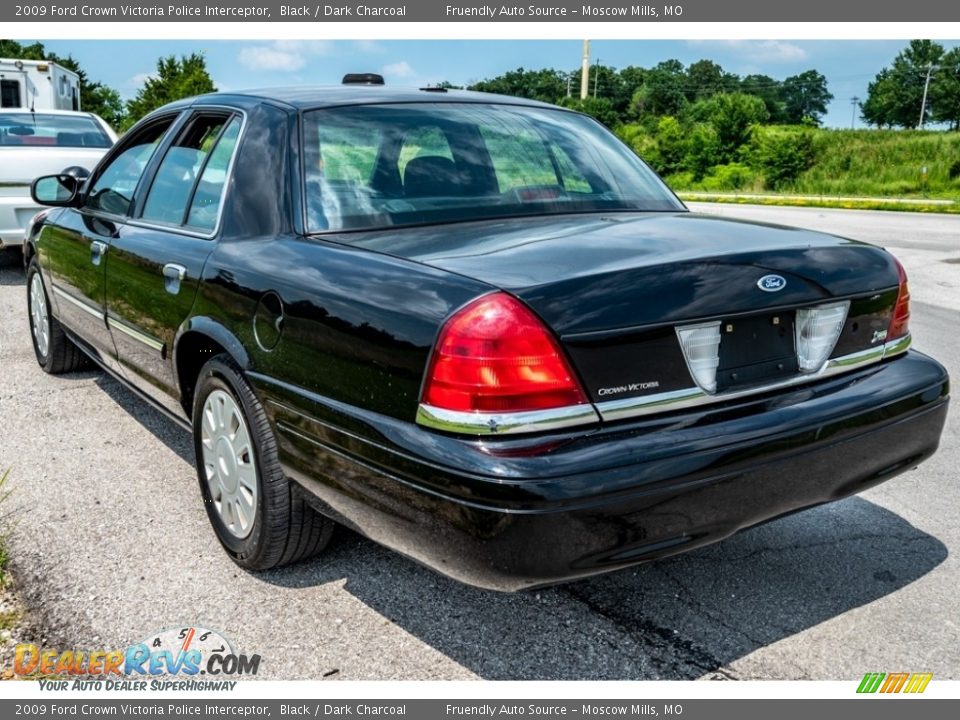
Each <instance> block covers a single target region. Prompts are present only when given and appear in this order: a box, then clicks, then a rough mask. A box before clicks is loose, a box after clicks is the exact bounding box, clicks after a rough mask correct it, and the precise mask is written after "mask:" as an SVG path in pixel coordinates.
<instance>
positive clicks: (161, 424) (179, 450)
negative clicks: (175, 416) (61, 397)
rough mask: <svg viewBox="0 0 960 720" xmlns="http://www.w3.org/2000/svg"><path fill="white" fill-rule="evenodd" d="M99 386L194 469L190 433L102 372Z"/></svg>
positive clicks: (99, 371) (99, 375) (98, 380)
mask: <svg viewBox="0 0 960 720" xmlns="http://www.w3.org/2000/svg"><path fill="white" fill-rule="evenodd" d="M95 372H98V377H97V380H96V383H97V386H98V387H99V388H100V389H101V390H102V391H103V392H104V393H105V394H106V395H108V396H109V397H110V398H111V399H112V400H113V401H114V402H115V403H117V405H119V406H120V407H121V408H123V410H124V411H125V412H126V413H127V414H128V415H129V416H130V417H132V418H133V419H134V420H136V421H137V422H138V423H140V424H141V425H142V426H143V427H144V428H146V429H147V430H149V431H150V432H151V433H152V434H153V436H154V437H156V438H157V440H159V441H160V442H162V443H163V444H164V445H166V446H167V447H168V448H169V449H170V450H172V451H173V452H174V453H175V454H176V455H177V456H178V457H179V458H180V459H181V460H183V461H184V462H185V463H188V464H190V465H193V439H192V438H191V436H190V433H189V432H187V431H186V430H184V429H183V428H182V427H180V426H179V425H177V424H176V423H175V422H174V421H173V420H171V419H170V418H169V417H167V416H166V415H164V414H163V413H162V412H160V411H159V410H157V409H156V408H154V407H153V406H152V405H150V404H149V403H147V402H146V401H144V400H143V399H142V398H141V397H140V396H139V395H137V393H135V392H134V391H133V390H131V389H129V388H128V387H126V386H124V385H123V384H122V383H121V382H120V381H119V380H116V379H114V378H113V377H111V376H110V375H109V374H107V373H106V372H104V371H102V370H98V371H95Z"/></svg>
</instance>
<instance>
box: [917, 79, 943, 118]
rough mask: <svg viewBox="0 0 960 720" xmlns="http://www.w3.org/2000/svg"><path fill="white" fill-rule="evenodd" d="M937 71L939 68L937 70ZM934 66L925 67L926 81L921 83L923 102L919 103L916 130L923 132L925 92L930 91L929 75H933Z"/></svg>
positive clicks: (925, 105)
mask: <svg viewBox="0 0 960 720" xmlns="http://www.w3.org/2000/svg"><path fill="white" fill-rule="evenodd" d="M937 69H939V68H937ZM933 71H934V66H933V63H930V64H929V65H927V80H926V82H924V83H923V102H921V103H920V122H919V123H918V124H917V130H923V121H924V120H926V117H925V116H926V114H927V90H929V89H930V75H932V74H933Z"/></svg>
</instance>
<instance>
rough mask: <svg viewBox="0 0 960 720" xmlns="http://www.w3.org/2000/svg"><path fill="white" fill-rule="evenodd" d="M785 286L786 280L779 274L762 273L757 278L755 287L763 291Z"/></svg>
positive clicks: (779, 288)
mask: <svg viewBox="0 0 960 720" xmlns="http://www.w3.org/2000/svg"><path fill="white" fill-rule="evenodd" d="M786 286H787V281H786V280H785V279H784V278H783V277H781V276H780V275H764V276H763V277H762V278H760V279H759V280H757V287H758V288H760V289H761V290H763V291H764V292H777V291H778V290H783V289H784V288H785V287H786Z"/></svg>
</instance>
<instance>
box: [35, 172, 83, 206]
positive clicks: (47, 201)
mask: <svg viewBox="0 0 960 720" xmlns="http://www.w3.org/2000/svg"><path fill="white" fill-rule="evenodd" d="M81 185H83V180H82V179H78V178H77V177H76V176H74V175H66V174H60V175H44V176H43V177H38V178H37V179H36V180H34V181H33V184H32V185H31V186H30V197H32V198H33V201H34V202H35V203H38V204H39V205H50V206H51V207H76V206H77V205H79V200H80V186H81Z"/></svg>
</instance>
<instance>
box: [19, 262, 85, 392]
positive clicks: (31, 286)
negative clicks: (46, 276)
mask: <svg viewBox="0 0 960 720" xmlns="http://www.w3.org/2000/svg"><path fill="white" fill-rule="evenodd" d="M27 312H28V315H29V317H30V336H31V339H32V340H33V352H34V353H35V354H36V356H37V362H38V363H40V367H42V368H43V369H44V371H46V372H48V373H50V374H51V375H58V374H60V373H65V372H71V371H72V370H78V369H79V368H81V367H83V366H84V365H85V364H86V356H85V355H84V354H83V351H82V350H80V348H78V347H77V346H76V345H74V343H73V341H72V340H71V339H70V338H68V337H67V335H66V333H65V332H64V331H63V327H62V326H61V325H60V323H59V322H58V321H57V319H56V318H55V317H53V315H52V314H51V312H50V298H49V296H48V295H47V289H46V287H44V284H43V275H42V274H41V273H40V266H39V265H38V264H37V259H36V258H33V259H32V260H31V261H30V266H29V267H28V268H27Z"/></svg>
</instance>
